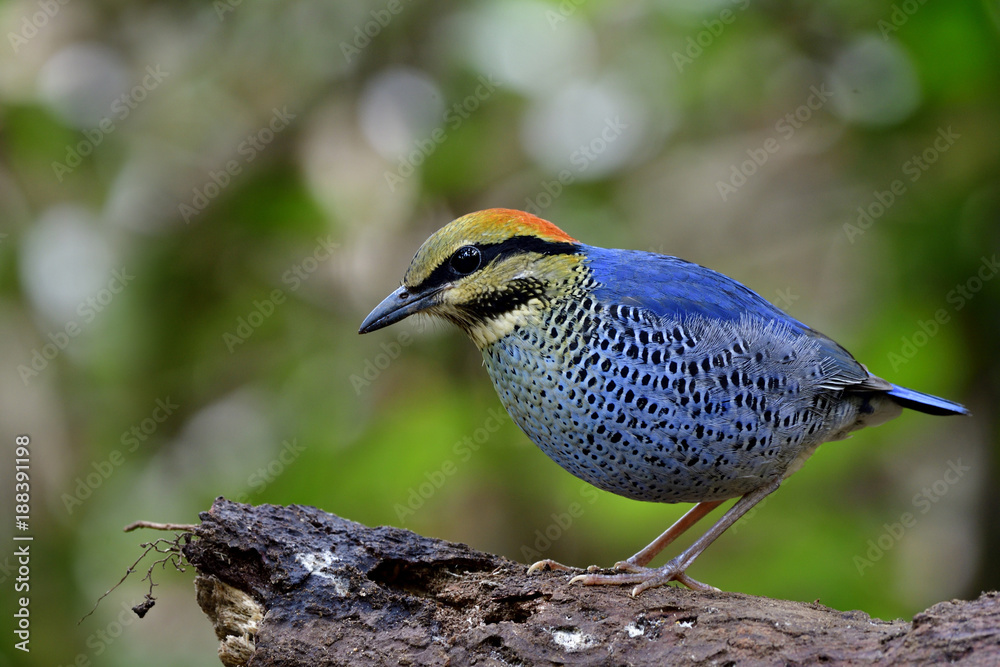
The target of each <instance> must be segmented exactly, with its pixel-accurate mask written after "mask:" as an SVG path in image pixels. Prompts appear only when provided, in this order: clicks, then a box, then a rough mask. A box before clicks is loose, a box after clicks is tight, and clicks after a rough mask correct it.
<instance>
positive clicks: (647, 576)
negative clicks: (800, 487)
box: [570, 479, 781, 595]
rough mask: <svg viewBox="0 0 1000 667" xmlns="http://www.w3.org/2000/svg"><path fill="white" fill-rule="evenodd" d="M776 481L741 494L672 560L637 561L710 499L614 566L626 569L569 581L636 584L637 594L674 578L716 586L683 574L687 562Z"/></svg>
mask: <svg viewBox="0 0 1000 667" xmlns="http://www.w3.org/2000/svg"><path fill="white" fill-rule="evenodd" d="M780 484H781V480H780V479H777V480H775V481H773V482H770V483H768V484H766V485H764V486H762V487H760V488H758V489H755V490H753V491H751V492H750V493H747V494H746V495H744V496H743V497H742V498H740V499H739V500H738V501H736V504H735V505H733V506H732V507H730V508H729V510H728V511H727V512H726V513H725V514H723V515H722V518H720V519H719V520H718V521H716V522H715V525H713V526H712V527H711V528H709V529H708V530H707V531H706V532H705V534H704V535H702V536H701V537H699V538H698V539H697V540H695V542H694V544H692V545H691V546H689V547H688V548H687V549H685V550H684V551H683V552H682V553H681V554H680V555H678V556H677V557H676V558H674V559H673V560H671V561H670V562H669V563H667V564H666V565H664V566H662V567H659V568H655V569H654V568H647V567H642V565H641V564H640V562H639V561H640V560H641V559H642V558H645V561H643V562H644V563H648V562H649V561H650V560H651V559H652V558H653V556H655V555H656V553H658V552H659V551H660V550H662V548H663V547H664V546H666V544H668V543H669V542H670V540H672V539H673V538H675V537H676V536H677V535H679V534H680V533H681V532H683V529H686V528H687V527H688V526H690V525H691V524H693V523H694V522H695V521H697V520H698V519H700V518H701V517H702V516H704V515H705V514H707V513H708V512H709V511H711V510H712V509H713V507H714V506H713V507H709V508H708V509H707V510H704V511H702V512H701V514H700V515H696V516H695V517H694V518H693V519H692V520H691V521H690V522H688V524H687V525H686V526H683V529H681V530H680V531H679V532H676V533H674V534H673V535H670V533H671V531H673V530H674V526H676V525H677V524H680V523H682V522H684V521H685V519H687V517H688V515H693V514H696V512H697V511H698V510H699V508H700V507H701V506H702V505H708V504H711V503H700V504H698V505H696V506H695V507H694V508H692V509H691V511H689V512H688V513H687V514H685V515H684V516H683V517H681V519H680V521H678V522H677V524H674V526H671V527H670V528H669V529H668V530H667V531H666V532H665V533H664V534H663V535H661V536H660V537H658V538H657V539H656V540H654V541H653V543H652V544H650V545H649V546H648V547H646V548H645V549H643V550H642V551H640V552H639V553H637V554H636V555H635V556H632V558H630V559H629V560H628V561H625V563H624V564H623V563H619V565H624V567H619V568H618V569H624V570H626V572H625V573H622V574H597V573H587V574H580V575H577V576H575V577H573V578H572V579H570V583H573V582H575V581H579V582H581V583H583V584H585V585H588V586H595V585H604V584H636V586H635V588H633V589H632V595H638V594H639V593H641V592H643V591H644V590H646V589H647V588H654V587H656V586H662V585H664V584H666V583H667V582H670V581H674V580H676V581H678V582H680V583H682V584H684V585H685V586H687V587H688V588H691V589H694V590H702V591H710V590H716V589H715V588H714V587H712V586H709V585H708V584H703V583H701V582H699V581H695V580H694V579H692V578H691V577H689V576H687V574H685V570H687V569H688V567H690V565H691V563H693V562H694V560H695V559H696V558H697V557H698V556H699V555H701V552H702V551H704V550H705V549H707V548H708V545H710V544H711V543H712V542H714V541H715V540H716V539H718V537H719V536H720V535H722V533H724V532H726V529H727V528H729V527H730V526H731V525H733V524H734V523H736V522H737V521H738V520H739V519H740V517H741V516H743V515H744V514H746V513H747V512H748V511H749V510H750V509H751V508H752V507H753V506H754V505H756V504H757V503H759V502H760V501H761V500H763V499H764V498H765V497H766V496H767V495H768V494H770V493H772V492H774V490H775V489H777V488H778V486H779V485H780ZM717 505H718V503H716V506H717ZM661 541H662V542H663V544H662V545H660V544H659V543H660V542H661ZM647 552H651V553H647ZM633 560H634V561H636V562H635V563H632V562H630V561H633ZM616 567H618V566H616Z"/></svg>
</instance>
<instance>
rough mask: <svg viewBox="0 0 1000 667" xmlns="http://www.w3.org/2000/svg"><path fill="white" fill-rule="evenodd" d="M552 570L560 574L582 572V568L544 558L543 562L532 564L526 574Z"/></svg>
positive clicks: (588, 570) (588, 569)
mask: <svg viewBox="0 0 1000 667" xmlns="http://www.w3.org/2000/svg"><path fill="white" fill-rule="evenodd" d="M591 567H593V566H591ZM554 570H558V571H560V572H583V571H584V570H583V569H582V568H579V567H572V566H570V565H563V564H562V563H559V562H557V561H554V560H549V559H548V558H546V559H545V560H540V561H538V562H537V563H532V564H531V567H529V568H528V574H531V573H533V572H550V571H554ZM586 571H587V572H590V568H587V570H586Z"/></svg>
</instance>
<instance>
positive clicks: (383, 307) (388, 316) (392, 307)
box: [358, 287, 441, 334]
mask: <svg viewBox="0 0 1000 667" xmlns="http://www.w3.org/2000/svg"><path fill="white" fill-rule="evenodd" d="M440 292H441V288H436V289H434V290H432V291H430V292H427V293H426V294H415V293H413V292H411V291H409V290H408V289H407V288H406V287H400V288H399V289H397V290H396V291H395V292H393V293H392V294H390V295H389V296H387V297H385V298H384V299H382V303H380V304H379V305H377V306H375V310H373V311H372V312H370V313H368V317H366V318H365V321H364V322H362V323H361V328H360V329H358V333H359V334H366V333H371V332H372V331H377V330H379V329H382V328H383V327H387V326H389V325H390V324H395V323H396V322H399V321H400V320H404V319H406V318H407V317H409V316H410V315H412V314H413V313H419V312H420V311H422V310H426V309H427V308H430V307H431V306H433V305H434V304H435V303H437V298H436V297H437V295H438V294H439V293H440Z"/></svg>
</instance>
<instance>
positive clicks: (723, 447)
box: [359, 209, 968, 595]
mask: <svg viewBox="0 0 1000 667" xmlns="http://www.w3.org/2000/svg"><path fill="white" fill-rule="evenodd" d="M414 313H427V314H430V315H434V316H437V317H440V318H443V319H445V320H448V321H450V322H453V323H454V324H456V325H457V326H458V327H460V328H461V329H462V330H463V331H465V333H466V334H468V336H469V337H470V338H472V340H473V342H474V343H475V344H476V346H477V347H478V348H479V349H480V351H481V352H482V353H483V358H484V360H485V364H486V369H487V371H488V372H489V375H490V379H491V380H492V381H493V386H494V387H495V388H496V391H497V394H498V395H499V397H500V400H501V402H502V403H503V404H504V407H506V409H507V411H508V412H509V413H510V416H511V418H512V419H513V420H514V422H515V423H517V425H518V426H520V427H521V429H522V430H523V431H524V432H525V434H527V436H528V437H529V438H530V439H531V440H532V441H534V443H535V444H536V445H538V446H539V448H541V450H542V451H543V452H545V453H546V454H547V455H548V456H549V457H550V458H552V460H554V461H555V462H556V463H558V464H559V465H560V466H562V467H563V468H565V469H566V470H568V471H569V472H571V473H572V474H574V475H576V476H577V477H579V478H580V479H583V480H585V481H587V482H589V483H590V484H593V485H594V486H596V487H598V488H600V489H604V490H606V491H611V492H612V493H617V494H620V495H623V496H626V497H628V498H634V499H636V500H646V501H653V502H665V503H677V502H691V503H697V505H695V506H694V507H693V508H692V509H691V510H689V511H688V512H687V514H685V515H684V516H683V517H681V519H680V520H678V521H677V522H676V523H675V524H674V525H673V526H671V527H670V528H669V529H667V530H666V531H665V532H664V533H663V534H662V535H660V536H659V537H658V538H657V539H655V540H654V541H653V542H652V543H650V544H649V546H647V547H646V548H645V549H643V550H642V551H640V552H639V553H637V554H635V555H634V556H632V557H631V558H629V559H628V560H625V561H621V562H618V563H616V564H615V566H614V567H615V570H616V571H617V572H616V573H615V574H604V573H598V572H590V571H587V572H584V571H581V570H576V569H575V568H569V567H566V566H564V565H560V564H559V563H555V562H553V561H548V560H545V561H540V562H538V563H535V564H534V565H532V566H531V567H530V568H529V571H534V570H537V569H540V568H552V569H560V570H574V571H578V572H580V574H578V575H577V576H575V577H573V579H572V580H571V581H580V582H583V583H584V584H634V585H635V587H634V588H633V591H632V592H633V595H637V594H638V593H640V592H641V591H643V590H645V589H647V588H651V587H653V586H660V585H663V584H665V583H667V582H669V581H671V580H675V581H678V582H680V583H682V584H684V585H685V586H688V587H689V588H693V589H697V590H712V587H711V586H708V585H706V584H703V583H700V582H698V581H695V580H694V579H692V578H691V577H689V576H688V575H687V573H686V570H687V568H688V567H689V566H690V565H691V563H692V562H693V561H694V560H695V559H696V558H697V557H698V555H699V554H701V552H702V551H704V550H705V548H706V547H708V545H710V544H711V543H712V542H713V541H715V539H716V538H718V537H719V535H721V534H722V533H723V532H724V531H725V530H726V529H727V528H728V527H729V526H731V525H732V524H733V523H735V522H736V521H737V520H738V519H739V518H740V517H741V516H743V515H744V514H745V513H746V512H747V511H748V510H749V509H750V508H752V507H753V506H754V505H756V504H757V503H758V502H760V500H761V499H762V498H764V497H765V496H767V495H768V494H769V493H771V492H773V491H774V490H775V489H777V488H778V486H779V485H780V484H781V481H782V480H783V479H784V478H786V477H788V476H789V475H791V474H792V473H793V472H795V471H796V470H798V469H799V467H800V466H801V465H802V464H803V463H804V462H805V460H806V459H807V458H808V457H809V456H810V455H811V454H812V452H813V451H814V450H815V449H816V447H817V446H819V445H820V443H823V442H827V441H830V440H838V439H841V438H845V437H847V436H848V434H850V433H851V432H852V431H854V430H856V429H859V428H861V427H863V426H873V425H877V424H880V423H882V422H884V421H887V420H889V419H892V418H893V417H895V416H896V415H898V414H899V413H900V412H901V411H902V409H903V408H909V409H912V410H917V411H920V412H925V413H927V414H932V415H964V414H968V411H967V410H966V409H965V408H964V407H963V406H961V405H959V404H957V403H953V402H951V401H947V400H945V399H942V398H937V397H936V396H930V395H928V394H922V393H920V392H917V391H913V390H911V389H906V388H903V387H899V386H897V385H894V384H892V383H891V382H888V381H886V380H883V379H882V378H879V377H877V376H875V375H872V374H871V373H869V372H868V369H867V368H865V367H864V366H863V365H861V364H860V363H859V362H858V361H856V360H855V359H854V357H853V356H851V354H850V353H849V352H848V351H847V350H845V349H844V348H842V347H841V346H840V345H838V344H837V343H835V342H834V341H833V340H831V339H829V338H827V337H826V336H824V335H823V334H821V333H819V332H817V331H814V330H813V329H810V328H809V327H807V326H806V325H804V324H802V323H801V322H799V321H797V320H795V319H793V318H791V317H789V316H788V315H786V314H785V313H784V312H782V311H781V310H779V309H777V308H775V307H774V306H772V305H771V304H770V303H768V302H767V301H765V300H764V299H763V298H761V297H760V296H759V295H758V294H756V293H755V292H753V291H752V290H750V289H748V288H747V287H744V286H743V285H741V284H740V283H738V282H736V281H735V280H732V279H731V278H728V277H726V276H724V275H722V274H720V273H716V272H715V271H712V270H711V269H707V268H705V267H702V266H699V265H697V264H692V263H690V262H686V261H684V260H681V259H677V258H676V257H669V256H666V255H658V254H654V253H649V252H641V251H636V250H607V249H604V248H597V247H594V246H588V245H585V244H583V243H580V242H579V241H577V240H576V239H574V238H572V237H571V236H569V235H568V234H566V233H565V232H563V231H562V230H561V229H559V228H558V227H556V226H555V225H553V224H552V223H550V222H547V221H544V220H541V219H539V218H537V217H535V216H533V215H530V214H528V213H524V212H522V211H514V210H509V209H489V210H486V211H479V212H477V213H470V214H469V215H466V216H463V217H461V218H458V219H457V220H455V221H453V222H451V223H449V224H447V225H445V226H444V227H443V228H441V229H440V230H438V231H437V232H435V233H434V234H433V235H432V236H431V237H430V238H429V239H427V241H425V242H424V244H423V245H422V246H420V248H419V249H418V250H417V253H416V255H415V256H414V258H413V261H412V262H411V263H410V266H409V268H408V269H407V270H406V274H405V275H404V276H403V284H402V286H401V287H400V288H399V289H397V290H396V291H394V292H393V293H392V294H390V295H389V296H388V297H386V298H385V300H383V301H382V303H380V304H379V305H378V306H376V307H375V310H373V311H372V312H371V314H369V315H368V317H366V318H365V320H364V322H362V324H361V328H360V331H359V333H369V332H371V331H376V330H378V329H381V328H383V327H386V326H388V325H390V324H393V323H394V322H398V321H400V320H402V319H404V318H406V317H408V316H410V315H412V314H414ZM736 497H740V499H739V500H738V501H737V502H736V503H735V504H734V505H733V506H732V507H731V508H729V510H728V511H727V512H725V514H723V516H722V517H721V518H720V519H719V520H718V521H717V522H716V523H715V525H713V526H712V527H711V528H710V529H709V530H708V531H707V532H705V534H704V535H702V536H701V537H700V538H698V539H697V540H696V541H695V542H694V543H693V544H692V545H691V546H690V547H688V548H687V549H686V550H684V551H683V552H681V553H680V555H678V556H677V557H675V558H674V559H673V560H671V561H669V562H668V563H667V564H666V565H663V566H662V567H659V568H650V567H647V565H648V564H649V562H650V561H651V560H652V559H653V558H654V557H655V556H656V555H657V554H658V553H659V552H660V551H662V550H663V549H664V548H665V547H666V546H667V545H668V544H670V543H671V542H672V541H673V540H674V539H675V538H677V536H678V535H680V534H681V533H683V532H684V531H685V530H687V529H688V528H690V527H691V526H692V525H694V524H695V523H696V522H697V521H698V520H699V519H701V518H702V517H704V516H705V515H706V514H708V513H709V512H711V511H712V510H713V509H715V508H716V507H718V506H719V505H720V504H722V503H723V502H724V501H725V500H727V499H729V498H736Z"/></svg>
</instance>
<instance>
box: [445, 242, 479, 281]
mask: <svg viewBox="0 0 1000 667" xmlns="http://www.w3.org/2000/svg"><path fill="white" fill-rule="evenodd" d="M482 261H483V256H482V254H481V253H480V252H479V248H477V247H476V246H472V245H467V246H462V247H461V248H459V249H458V250H456V251H455V254H454V255H452V256H451V260H450V262H451V268H453V269H455V271H456V272H457V273H460V274H462V275H463V276H467V275H469V274H470V273H472V272H473V271H475V270H476V269H478V268H479V265H480V264H481V263H482Z"/></svg>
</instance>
